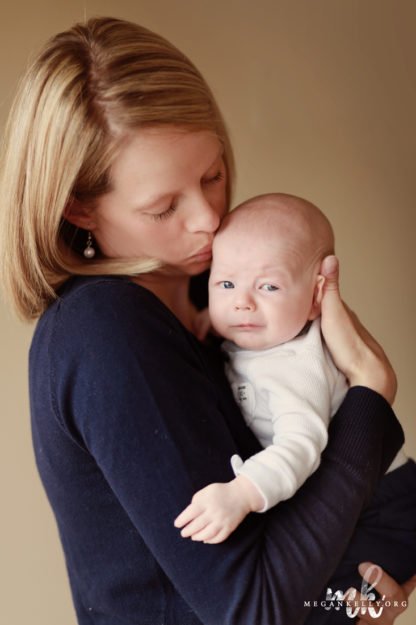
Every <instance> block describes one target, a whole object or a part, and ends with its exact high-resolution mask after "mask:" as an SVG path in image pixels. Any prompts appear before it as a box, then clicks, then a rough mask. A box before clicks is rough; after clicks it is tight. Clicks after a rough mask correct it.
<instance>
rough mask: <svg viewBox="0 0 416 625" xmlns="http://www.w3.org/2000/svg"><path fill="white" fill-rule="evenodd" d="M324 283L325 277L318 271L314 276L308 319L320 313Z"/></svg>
mask: <svg viewBox="0 0 416 625" xmlns="http://www.w3.org/2000/svg"><path fill="white" fill-rule="evenodd" d="M324 284H325V277H324V276H322V275H321V274H320V273H318V275H317V276H316V282H315V289H314V292H313V300H312V306H311V310H310V313H309V317H308V319H309V321H313V320H314V319H316V318H317V317H319V315H320V314H321V302H322V294H323V288H324Z"/></svg>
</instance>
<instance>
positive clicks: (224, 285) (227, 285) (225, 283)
mask: <svg viewBox="0 0 416 625" xmlns="http://www.w3.org/2000/svg"><path fill="white" fill-rule="evenodd" d="M218 284H219V286H221V287H222V288H223V289H233V288H234V284H233V283H232V282H230V281H229V280H223V281H222V282H219V283H218Z"/></svg>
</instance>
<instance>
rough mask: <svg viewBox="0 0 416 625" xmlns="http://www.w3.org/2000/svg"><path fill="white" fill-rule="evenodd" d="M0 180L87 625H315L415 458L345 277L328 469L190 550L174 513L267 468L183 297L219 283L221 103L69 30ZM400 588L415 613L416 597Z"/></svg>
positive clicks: (195, 79) (163, 53)
mask: <svg viewBox="0 0 416 625" xmlns="http://www.w3.org/2000/svg"><path fill="white" fill-rule="evenodd" d="M2 177H3V183H2V194H3V205H4V209H3V217H2V220H3V221H2V224H1V226H2V227H1V233H2V234H1V236H2V239H3V241H2V245H3V257H4V259H5V260H4V265H3V269H2V281H3V284H4V286H5V289H6V291H7V292H8V294H9V295H10V297H11V298H12V300H13V302H14V304H15V306H16V308H17V310H18V311H19V312H20V314H21V315H23V316H24V317H26V318H35V317H38V316H39V315H42V316H41V318H40V321H39V322H38V325H37V329H36V332H35V335H34V339H33V343H32V347H31V353H30V399H31V413H32V429H33V440H34V448H35V454H36V459H37V464H38V468H39V472H40V475H41V478H42V480H43V483H44V486H45V489H46V492H47V494H48V497H49V499H50V502H51V505H52V507H53V510H54V512H55V515H56V519H57V523H58V527H59V531H60V536H61V540H62V544H63V548H64V552H65V556H66V562H67V567H68V572H69V577H70V582H71V588H72V593H73V598H74V603H75V607H76V611H77V616H78V620H79V623H81V624H87V623H88V624H91V623H97V624H98V623H100V625H104V624H108V625H109V624H111V625H119V624H120V625H121V624H126V623H140V624H142V625H155V624H156V623H159V622H160V623H161V622H165V623H172V624H173V623H174V624H177V625H179V624H180V625H191V624H192V625H195V624H197V623H199V624H200V623H204V624H206V625H209V624H212V625H223V624H224V625H225V624H227V625H231V624H243V625H254V624H259V625H260V624H261V625H269V624H270V625H271V624H272V623H273V624H276V623H285V624H286V623H291V624H296V623H302V622H305V620H306V618H307V610H306V609H305V608H304V601H305V600H307V599H312V600H313V599H315V598H316V597H318V595H319V594H320V592H321V591H322V590H324V587H325V584H326V582H327V580H328V579H329V578H330V576H331V573H332V572H333V571H334V569H335V567H336V565H337V563H338V562H339V560H340V559H341V556H342V553H343V551H344V549H345V547H346V545H347V543H348V540H349V538H350V536H351V534H352V532H353V528H354V525H355V522H356V520H357V518H358V515H359V513H360V510H361V509H362V507H363V505H364V504H365V503H366V502H367V501H368V499H369V497H370V496H371V493H372V491H373V489H374V487H375V485H376V483H377V480H378V478H379V477H380V475H381V474H382V473H383V471H384V470H385V469H386V468H387V466H388V465H389V462H390V460H391V459H392V457H393V456H394V455H395V452H396V451H397V449H398V448H399V447H400V445H401V443H402V432H401V429H400V426H399V425H398V424H397V422H396V420H395V418H394V416H393V415H392V413H391V410H390V407H389V405H388V402H389V401H390V402H391V401H392V399H393V397H394V394H395V378H394V374H393V372H392V371H391V368H390V366H389V364H388V363H387V361H386V359H385V357H384V355H383V353H382V352H381V350H380V349H379V348H378V346H376V345H375V344H374V342H372V340H371V339H370V338H369V337H368V336H367V334H366V333H365V331H364V330H363V329H362V328H360V329H359V330H360V334H358V333H357V331H356V330H355V329H354V325H353V324H352V322H351V321H350V319H349V317H348V316H347V314H346V312H345V310H344V309H343V307H342V304H341V301H340V299H339V295H338V291H337V288H336V282H337V281H336V278H337V273H336V271H333V272H332V273H331V271H330V264H331V261H327V262H326V263H325V262H324V266H323V269H322V270H323V271H324V272H325V273H326V274H327V275H328V284H329V288H328V289H327V292H326V294H325V298H324V303H323V329H324V332H325V337H326V340H327V343H328V345H329V346H330V348H331V350H332V351H333V355H334V358H335V360H336V362H337V364H338V366H339V367H340V368H341V369H342V370H343V371H344V373H345V374H346V375H347V377H348V378H349V380H350V383H351V386H352V387H354V388H352V389H351V390H350V391H349V394H348V395H347V398H346V400H345V402H344V403H343V405H342V407H341V409H340V412H339V414H338V415H337V416H336V417H335V418H334V421H333V425H332V432H331V436H330V443H329V445H328V448H327V450H326V452H325V455H324V458H323V461H322V466H321V467H320V469H319V470H318V471H317V472H316V474H315V475H314V476H313V477H312V478H311V479H310V480H309V481H308V483H307V484H306V485H305V487H304V488H303V489H302V490H301V491H299V493H298V494H297V495H296V496H295V497H294V498H293V499H292V500H290V501H289V502H287V503H285V504H282V505H281V506H278V507H277V508H276V509H274V510H271V511H270V512H268V513H267V514H265V515H251V516H250V517H248V518H247V520H246V521H245V522H244V523H243V524H242V525H241V527H240V528H239V529H238V531H237V532H235V534H234V535H233V536H232V537H231V538H230V539H229V540H228V541H226V542H225V543H224V544H221V545H217V546H215V547H214V546H210V545H204V544H197V543H193V542H191V541H187V540H184V539H182V538H181V536H180V534H179V532H178V530H176V529H175V528H174V526H173V520H174V519H175V517H176V516H177V514H178V513H179V511H180V510H182V509H183V507H184V506H185V505H186V504H187V502H188V500H189V498H190V496H191V495H192V493H193V492H195V491H197V490H198V489H200V488H201V487H202V486H204V485H205V484H207V483H209V482H212V481H223V480H227V479H230V477H232V476H231V468H230V465H229V458H230V457H231V456H232V455H233V454H234V453H238V454H239V455H241V456H242V457H243V458H244V457H246V456H248V455H249V454H252V453H253V452H255V451H256V450H258V448H259V444H258V442H257V441H256V440H255V439H254V438H253V436H252V435H251V434H250V432H249V431H248V429H247V428H246V427H245V426H244V424H243V422H242V419H241V416H240V414H239V413H238V411H237V408H236V406H235V404H234V402H233V399H232V396H231V393H230V391H229V388H228V385H227V383H226V381H225V379H224V376H223V372H222V366H221V363H220V361H219V358H218V354H217V352H216V350H215V348H208V347H204V346H202V345H201V344H200V343H199V342H198V341H197V339H196V338H195V337H194V336H193V334H192V328H193V319H194V317H195V314H196V310H197V307H198V306H201V305H203V303H204V302H203V301H202V297H201V294H204V293H203V288H202V287H201V286H200V285H198V283H197V282H195V281H193V282H192V285H191V294H192V298H191V297H190V295H189V287H190V280H191V277H193V276H197V275H198V274H200V273H201V272H203V271H204V270H206V269H208V267H209V263H210V257H211V256H210V246H211V243H212V239H213V235H214V232H215V231H216V229H217V228H218V225H219V223H220V221H221V218H222V217H223V215H224V214H225V212H226V211H227V210H228V208H229V198H230V192H231V181H232V155H231V149H230V145H229V141H228V138H227V133H226V130H225V128H224V124H223V121H222V118H221V115H220V113H219V111H218V109H217V107H216V105H215V102H214V100H213V97H212V95H211V93H210V91H209V89H208V87H207V86H206V84H205V82H204V81H203V79H202V77H201V76H200V74H199V73H198V72H197V70H196V69H195V68H194V67H193V65H192V64H191V63H190V62H189V61H188V60H187V59H186V58H185V57H184V56H183V55H182V54H181V53H180V52H179V51H178V50H176V49H175V48H174V47H173V46H171V45H170V44H169V43H168V42H166V41H165V40H163V39H162V38H160V37H159V36H157V35H155V34H153V33H151V32H149V31H147V30H145V29H143V28H141V27H139V26H136V25H134V24H130V23H127V22H122V21H119V20H114V19H106V18H102V19H94V20H90V21H89V22H88V24H86V25H77V26H75V27H74V28H73V29H71V30H69V31H67V32H64V33H61V34H59V35H57V36H56V37H55V38H54V39H53V40H52V41H51V42H50V43H49V44H48V45H47V46H46V47H45V49H44V50H43V51H42V53H41V54H40V56H39V58H38V59H37V60H36V61H35V62H34V64H33V66H32V68H31V69H30V70H29V72H28V75H27V76H26V78H25V80H24V81H23V83H22V87H21V90H20V92H19V94H18V95H17V98H16V102H15V106H14V108H13V110H12V113H11V116H10V121H9V125H8V129H7V134H6V149H5V153H4V158H3V164H2ZM82 275H83V276H84V277H81V276H82ZM364 386H367V387H368V388H363V387H364ZM370 389H372V390H370ZM374 391H376V392H374ZM386 400H387V401H386ZM334 492H337V496H338V499H339V501H340V502H342V505H336V506H334V505H333V499H334V497H333V493H334ZM305 518H306V519H308V523H307V524H306V523H305V522H304V520H305ZM300 572H302V574H300ZM386 584H391V585H392V588H393V590H392V591H391V590H390V591H389V592H396V593H402V595H401V596H403V597H404V596H405V595H407V593H408V591H409V589H410V587H411V583H410V584H408V585H405V586H404V587H403V588H402V589H400V587H398V586H397V584H395V583H394V582H393V580H391V579H389V578H388V577H387V576H385V577H384V578H383V580H382V581H381V583H380V584H379V588H382V587H384V586H385V585H386ZM383 585H384V586H383ZM384 614H385V616H383V618H387V617H388V618H390V621H389V622H391V620H392V618H394V614H393V613H392V612H391V611H389V610H387V609H386V612H385V613H384ZM364 618H368V615H365V616H364ZM378 622H379V623H382V621H381V620H379V621H378ZM386 622H387V621H386Z"/></svg>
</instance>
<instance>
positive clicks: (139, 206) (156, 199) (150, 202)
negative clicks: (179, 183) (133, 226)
mask: <svg viewBox="0 0 416 625" xmlns="http://www.w3.org/2000/svg"><path fill="white" fill-rule="evenodd" d="M223 154H224V147H223V146H222V145H221V146H220V147H219V149H218V151H217V153H216V155H215V157H214V158H213V160H212V161H211V164H210V165H208V167H205V169H204V171H205V172H206V171H209V170H210V169H211V167H213V166H214V165H215V163H216V161H217V160H218V159H220V158H222V156H223ZM202 175H203V174H202ZM177 194H178V191H175V190H173V191H168V192H167V193H161V194H160V195H152V196H150V197H149V198H147V199H146V200H144V201H142V202H137V203H134V208H133V210H135V211H140V210H145V209H147V208H153V206H155V205H156V204H159V203H160V202H163V200H167V199H171V198H172V197H174V196H175V195H177Z"/></svg>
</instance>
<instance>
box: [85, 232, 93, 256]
mask: <svg viewBox="0 0 416 625" xmlns="http://www.w3.org/2000/svg"><path fill="white" fill-rule="evenodd" d="M84 256H85V258H94V256H95V249H94V248H93V246H92V234H91V232H90V231H89V230H88V237H87V246H86V248H85V250H84Z"/></svg>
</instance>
